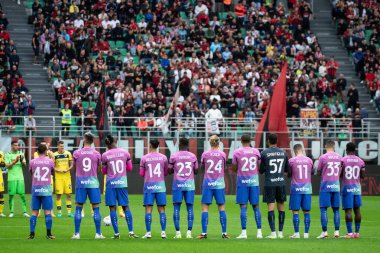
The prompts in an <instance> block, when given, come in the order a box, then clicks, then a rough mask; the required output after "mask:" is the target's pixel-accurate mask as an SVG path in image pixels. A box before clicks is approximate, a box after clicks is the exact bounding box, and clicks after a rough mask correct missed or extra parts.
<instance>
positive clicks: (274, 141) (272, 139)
mask: <svg viewBox="0 0 380 253" xmlns="http://www.w3.org/2000/svg"><path fill="white" fill-rule="evenodd" d="M267 141H268V143H269V144H271V145H276V144H277V134H268V137H267Z"/></svg>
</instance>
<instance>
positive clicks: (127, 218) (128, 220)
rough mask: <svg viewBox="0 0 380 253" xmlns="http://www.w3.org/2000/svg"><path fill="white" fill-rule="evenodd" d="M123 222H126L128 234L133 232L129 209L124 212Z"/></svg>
mask: <svg viewBox="0 0 380 253" xmlns="http://www.w3.org/2000/svg"><path fill="white" fill-rule="evenodd" d="M124 213H125V220H126V221H127V224H128V230H129V232H132V231H133V217H132V213H131V210H129V208H128V209H127V210H125V212H124Z"/></svg>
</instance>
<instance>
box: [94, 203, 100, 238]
mask: <svg viewBox="0 0 380 253" xmlns="http://www.w3.org/2000/svg"><path fill="white" fill-rule="evenodd" d="M93 210H94V223H95V229H96V233H97V234H101V232H100V224H101V222H102V217H101V216H100V212H99V207H94V208H93Z"/></svg>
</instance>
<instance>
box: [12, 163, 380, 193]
mask: <svg viewBox="0 0 380 253" xmlns="http://www.w3.org/2000/svg"><path fill="white" fill-rule="evenodd" d="M228 167H229V166H228ZM71 177H72V184H73V185H72V186H73V189H74V190H73V193H75V172H72V173H71ZM98 178H99V181H100V185H101V189H102V190H103V189H104V176H103V175H102V174H99V175H98ZM259 178H260V186H261V188H262V186H263V179H264V176H260V177H259ZM24 179H25V187H26V192H27V193H30V191H31V182H32V177H31V175H30V173H29V172H28V171H27V169H25V170H24ZM202 180H203V171H201V173H199V174H198V175H195V188H196V189H195V190H196V194H201V191H202ZM165 181H166V191H167V193H168V194H171V192H172V181H173V176H172V175H168V176H167V177H166V179H165ZM225 182H226V194H228V195H234V194H235V193H236V174H235V173H234V172H232V171H231V170H226V172H225ZM319 184H320V177H319V176H313V177H312V185H313V194H314V195H316V194H318V192H319ZM4 185H5V191H6V192H7V185H8V184H7V174H4ZM143 185H144V179H143V178H142V177H140V174H139V165H138V164H134V166H133V170H132V172H129V173H128V192H129V194H142V193H143ZM286 186H287V191H288V193H289V189H290V179H287V182H286ZM362 194H363V195H370V196H380V166H376V165H369V166H367V167H366V178H365V179H364V180H362Z"/></svg>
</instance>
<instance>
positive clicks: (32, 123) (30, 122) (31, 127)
mask: <svg viewBox="0 0 380 253" xmlns="http://www.w3.org/2000/svg"><path fill="white" fill-rule="evenodd" d="M36 127H37V126H36V120H35V119H34V118H33V116H32V115H29V116H28V117H27V118H26V119H25V120H24V129H25V132H26V133H25V134H28V132H29V131H32V134H33V133H34V132H35V131H36Z"/></svg>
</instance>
